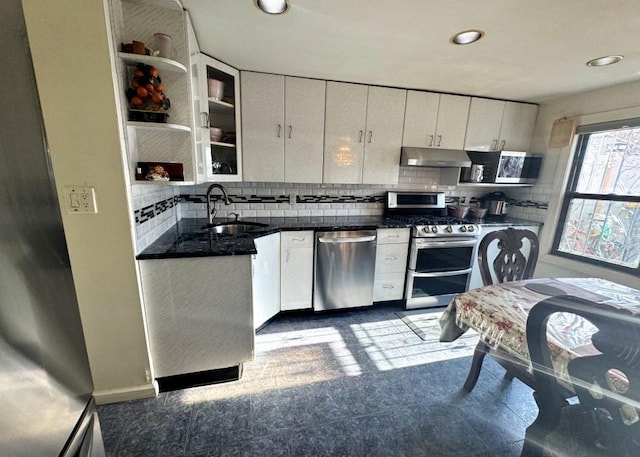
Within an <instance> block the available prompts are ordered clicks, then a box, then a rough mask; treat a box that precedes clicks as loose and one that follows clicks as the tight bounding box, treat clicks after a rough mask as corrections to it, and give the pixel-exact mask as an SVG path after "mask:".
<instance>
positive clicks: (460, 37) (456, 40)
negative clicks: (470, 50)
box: [450, 29, 484, 44]
mask: <svg viewBox="0 0 640 457" xmlns="http://www.w3.org/2000/svg"><path fill="white" fill-rule="evenodd" d="M483 36H484V32H483V31H482V30H474V29H472V30H465V31H464V32H460V33H456V34H455V35H453V36H452V37H451V40H450V41H451V42H452V43H453V44H471V43H474V42H476V41H478V40H479V39H480V38H482V37H483Z"/></svg>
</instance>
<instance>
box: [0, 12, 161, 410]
mask: <svg viewBox="0 0 640 457" xmlns="http://www.w3.org/2000/svg"><path fill="white" fill-rule="evenodd" d="M23 7H24V13H25V19H26V24H27V31H28V36H29V42H30V46H31V53H32V57H33V62H34V68H35V73H36V79H37V85H38V91H39V95H40V101H41V104H42V111H43V116H44V123H45V128H46V133H47V138H48V142H49V147H50V153H51V158H52V164H53V170H54V175H55V178H56V186H57V190H58V197H59V199H60V201H62V198H61V189H62V186H64V185H77V184H87V185H91V186H94V187H95V190H96V195H97V206H98V213H97V214H91V215H78V214H66V213H65V212H64V211H63V215H62V216H63V224H64V229H65V233H66V237H67V244H68V248H69V255H70V258H71V266H72V271H73V277H74V282H75V287H76V293H77V296H78V304H79V308H80V315H81V319H82V325H83V328H84V333H85V340H86V344H87V351H88V355H89V363H90V366H91V373H92V377H93V382H94V387H95V391H96V392H95V394H96V397H97V400H98V401H111V400H117V399H121V398H133V397H136V396H150V395H153V394H154V389H153V384H152V383H151V381H150V370H151V368H150V367H151V364H150V360H149V352H148V349H147V339H146V334H145V326H144V318H143V311H142V302H141V297H140V293H139V288H138V275H137V264H136V262H135V259H134V247H133V229H132V227H133V224H132V221H131V217H132V214H133V212H132V210H131V208H130V207H129V204H128V199H127V191H126V189H127V184H126V182H125V177H124V173H123V156H122V150H123V149H122V148H123V143H122V138H121V135H120V124H119V120H118V110H117V107H116V105H115V102H114V101H115V100H116V94H115V91H114V81H113V77H112V71H113V68H112V62H111V60H110V50H109V42H108V34H107V23H108V22H107V20H106V16H105V6H104V3H103V0H82V1H80V0H57V1H55V2H43V1H41V0H23ZM3 71H7V69H4V70H3Z"/></svg>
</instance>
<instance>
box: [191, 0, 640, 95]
mask: <svg viewBox="0 0 640 457" xmlns="http://www.w3.org/2000/svg"><path fill="white" fill-rule="evenodd" d="M182 3H183V5H184V7H185V9H187V10H188V11H189V13H190V14H191V18H192V22H193V24H194V28H195V31H196V35H197V37H198V42H199V45H200V48H201V51H202V52H204V53H206V54H209V55H211V56H213V57H215V58H218V59H220V60H222V61H224V62H226V63H228V64H230V65H232V66H234V67H236V68H238V69H241V70H255V71H264V72H270V73H278V74H285V75H291V76H305V77H313V78H321V79H331V80H337V81H348V82H358V83H367V84H380V85H385V86H397V87H406V88H415V89H427V90H433V91H438V92H451V93H458V94H466V95H478V96H485V97H494V98H503V99H508V100H520V101H533V102H539V101H542V100H545V99H549V98H554V97H557V96H561V95H565V94H570V93H575V92H582V91H585V90H588V89H594V88H598V87H604V86H610V85H614V84H618V83H622V82H627V81H631V80H635V79H639V78H640V0H482V1H481V0H455V1H451V0H395V1H384V2H383V1H381V0H289V4H290V8H289V11H287V12H286V13H285V14H283V15H279V16H272V15H267V14H265V13H263V12H261V11H260V10H258V8H257V7H256V6H255V4H254V1H253V0H182ZM470 28H476V29H480V30H483V31H484V32H485V33H486V34H485V37H484V38H483V39H482V40H480V41H479V42H477V43H474V44H470V45H467V46H454V45H452V44H450V43H449V39H450V38H451V36H452V35H454V34H455V33H457V32H459V31H462V30H466V29H470ZM608 54H621V55H624V60H623V61H622V62H621V63H618V64H616V65H612V66H608V67H596V68H589V67H587V66H586V65H585V62H586V61H588V60H590V59H592V58H595V57H600V56H603V55H608Z"/></svg>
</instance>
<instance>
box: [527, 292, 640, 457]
mask: <svg viewBox="0 0 640 457" xmlns="http://www.w3.org/2000/svg"><path fill="white" fill-rule="evenodd" d="M556 312H564V313H572V314H576V315H578V316H581V317H583V318H584V319H586V320H588V321H589V322H591V323H592V324H593V325H594V326H595V327H596V328H597V329H598V331H597V332H596V333H595V334H593V335H592V337H591V343H592V344H593V345H594V347H595V348H596V349H597V350H598V351H599V352H600V354H597V355H593V356H586V357H579V358H576V359H573V360H571V361H570V362H569V365H568V371H569V375H570V381H571V383H572V385H573V390H574V391H575V394H576V395H577V397H578V399H579V403H578V404H572V405H569V404H568V403H567V402H566V400H565V399H566V398H568V397H567V393H566V391H565V390H564V389H563V388H562V387H561V386H560V384H559V383H558V382H557V380H556V377H555V373H554V371H553V366H552V364H551V354H550V351H549V345H548V343H547V329H546V326H547V321H548V319H549V316H551V315H552V314H554V313H556ZM527 345H528V348H529V353H530V355H531V363H532V367H533V370H534V377H535V384H536V390H535V393H534V398H535V400H536V403H537V404H538V409H539V413H538V417H537V418H536V420H535V421H534V423H533V424H531V425H530V426H529V427H528V428H527V434H526V437H525V444H524V447H523V451H522V456H526V457H534V456H535V457H537V456H543V455H580V456H616V457H631V456H639V455H640V317H639V316H637V315H635V316H634V315H632V314H630V313H628V312H627V311H625V310H620V309H617V308H614V307H611V306H608V305H606V304H598V303H593V302H590V301H588V300H584V299H581V298H578V297H573V296H568V295H564V296H557V297H550V298H548V299H545V300H543V301H541V302H539V303H537V304H536V305H535V306H534V307H533V308H532V309H531V311H530V312H529V317H528V319H527ZM563 422H564V423H563ZM553 435H556V436H555V438H556V439H555V440H554V439H551V437H552V436H553Z"/></svg>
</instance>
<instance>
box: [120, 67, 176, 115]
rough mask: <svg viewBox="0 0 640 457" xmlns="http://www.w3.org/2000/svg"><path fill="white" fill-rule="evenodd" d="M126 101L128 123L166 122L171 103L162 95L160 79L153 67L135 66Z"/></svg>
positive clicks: (162, 89)
mask: <svg viewBox="0 0 640 457" xmlns="http://www.w3.org/2000/svg"><path fill="white" fill-rule="evenodd" d="M127 100H128V101H129V120H130V121H143V122H167V118H168V117H169V114H168V113H167V110H168V109H169V108H170V107H171V102H170V101H169V98H168V97H167V96H166V94H165V93H164V85H163V84H162V79H160V74H159V72H158V70H157V69H156V68H155V67H153V66H151V65H145V64H142V63H139V64H137V65H136V68H135V70H134V72H133V77H132V78H131V84H130V87H129V88H128V89H127Z"/></svg>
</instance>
